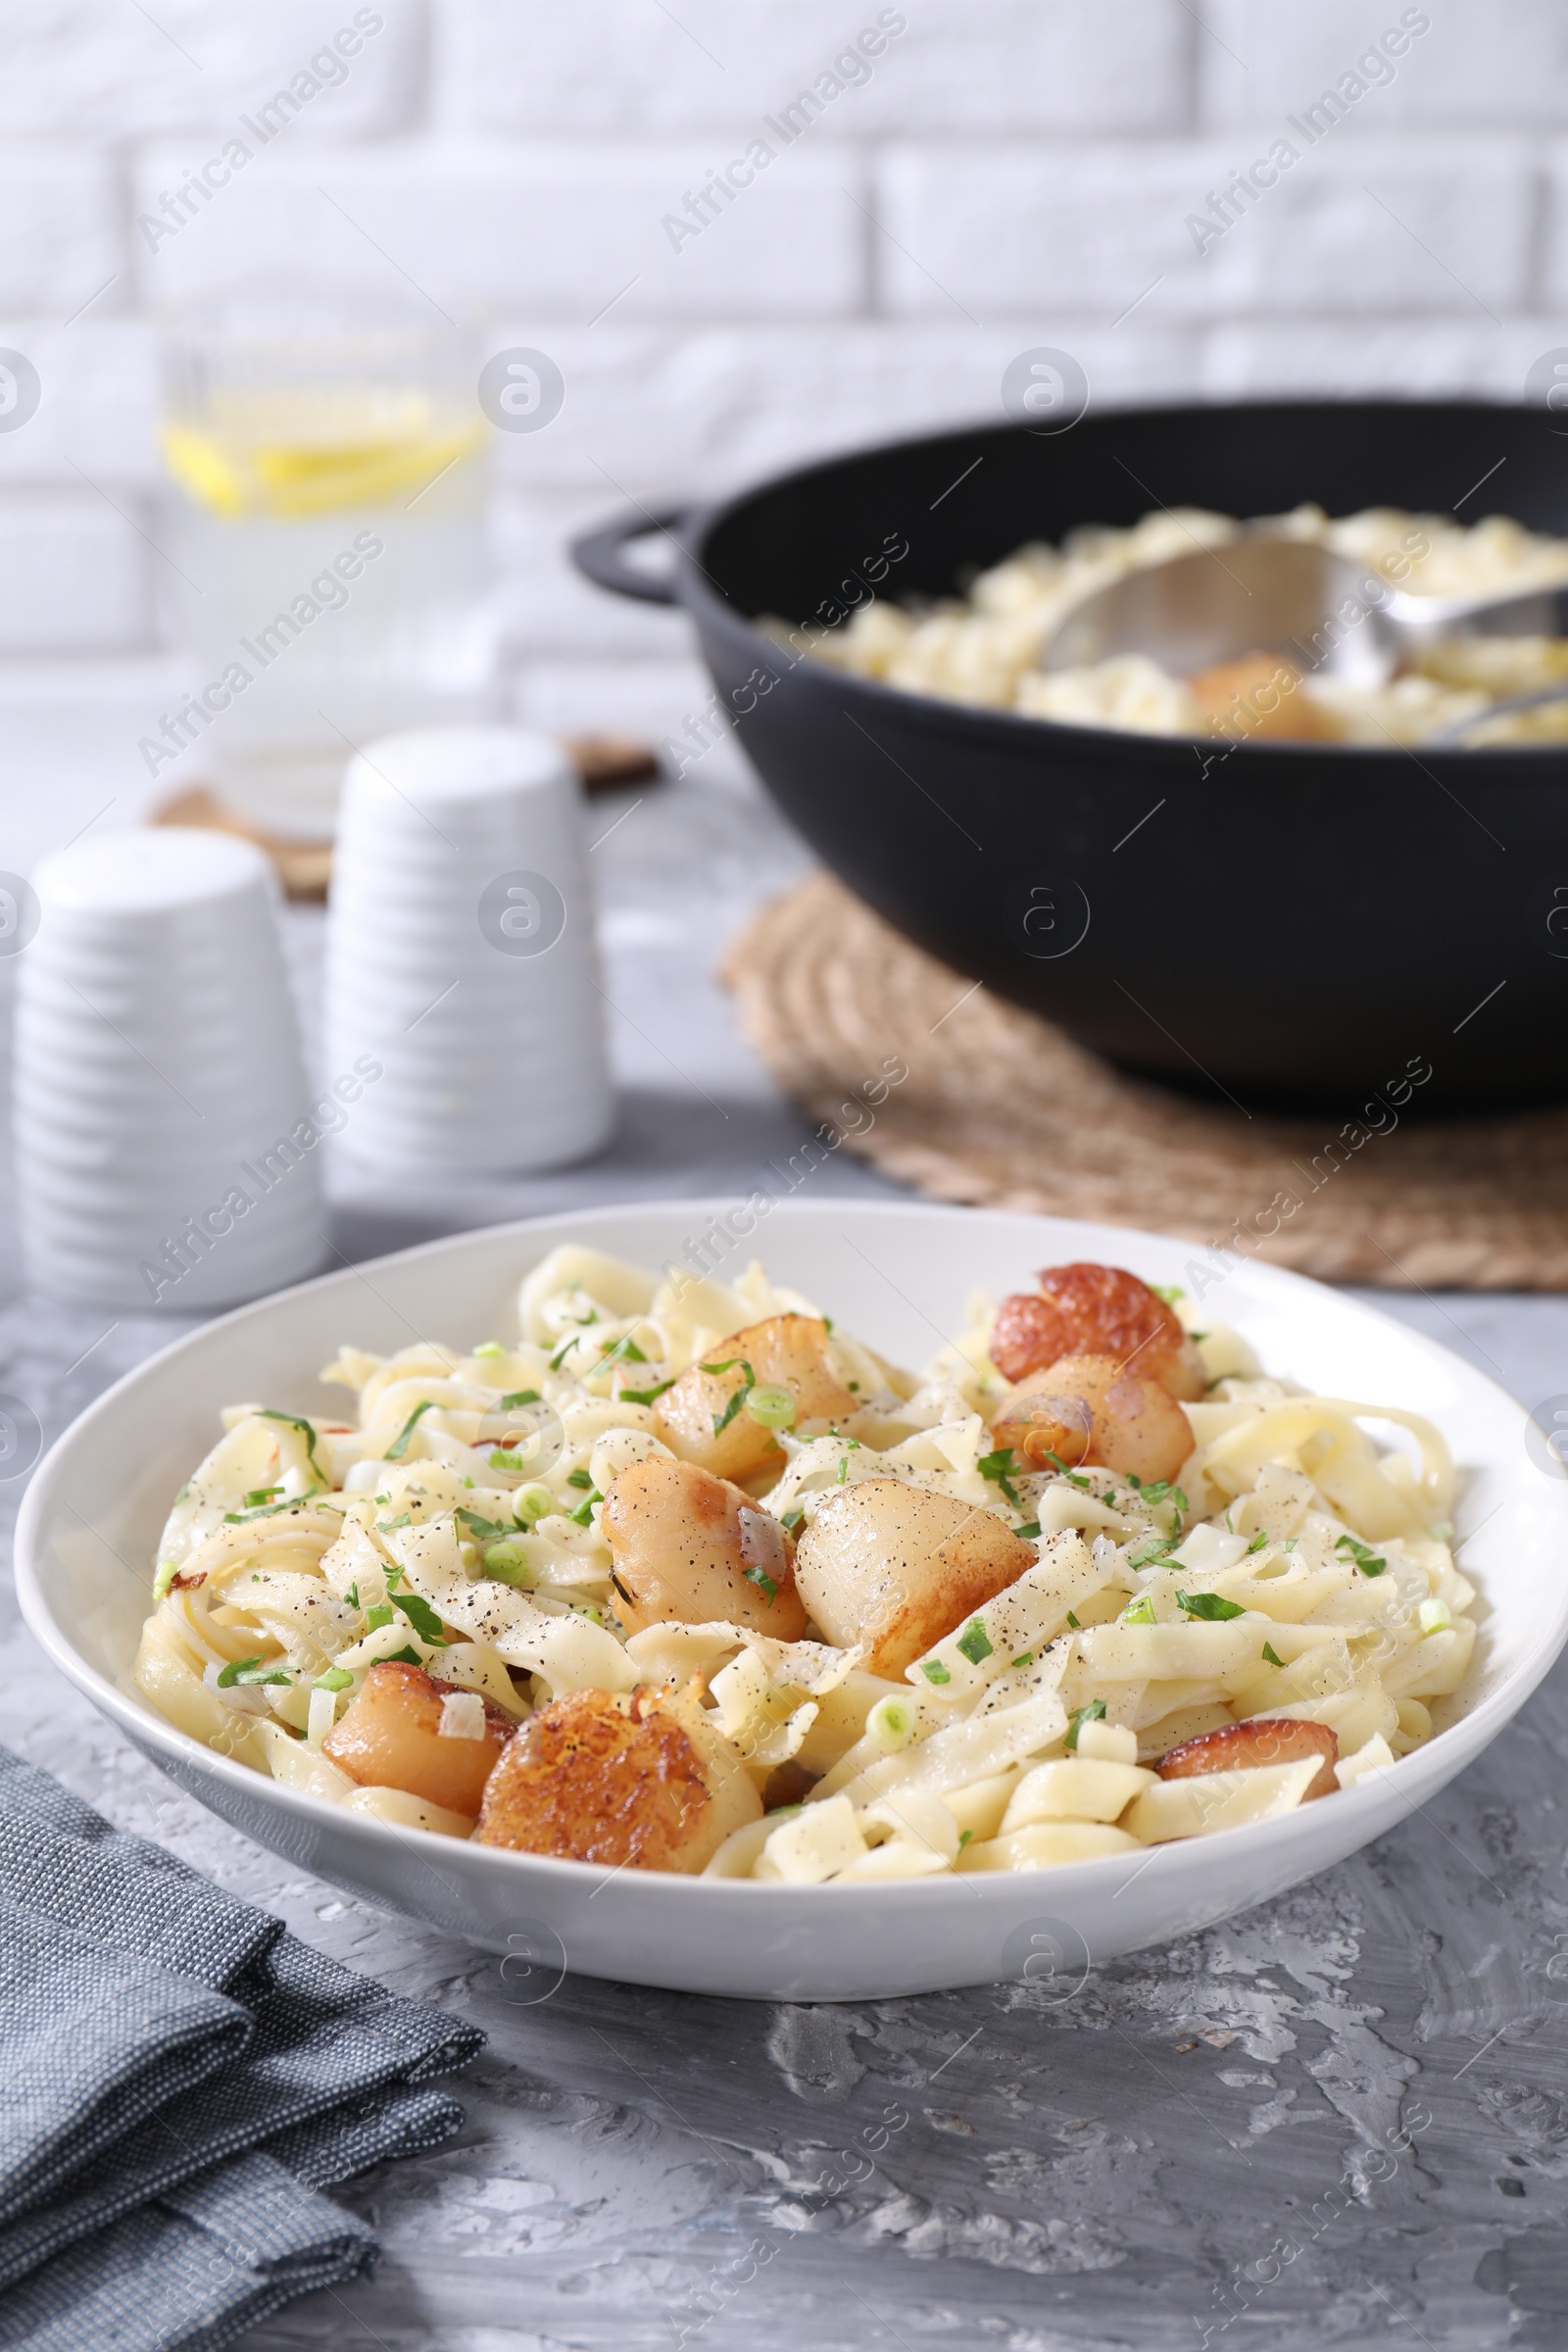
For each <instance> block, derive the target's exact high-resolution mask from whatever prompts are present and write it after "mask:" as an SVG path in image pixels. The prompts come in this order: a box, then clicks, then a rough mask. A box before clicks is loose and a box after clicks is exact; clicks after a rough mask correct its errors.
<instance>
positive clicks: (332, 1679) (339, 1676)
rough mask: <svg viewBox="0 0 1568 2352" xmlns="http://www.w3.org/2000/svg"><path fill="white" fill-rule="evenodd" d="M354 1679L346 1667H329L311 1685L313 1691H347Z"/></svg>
mask: <svg viewBox="0 0 1568 2352" xmlns="http://www.w3.org/2000/svg"><path fill="white" fill-rule="evenodd" d="M353 1680H354V1677H353V1675H352V1674H350V1672H349V1670H348V1668H347V1667H346V1666H329V1667H328V1668H327V1670H326V1672H325V1673H324V1674H319V1675H318V1676H317V1678H316V1680H315V1682H314V1683H313V1684H312V1685H311V1689H312V1690H313V1691H347V1690H348V1688H349V1686H350V1685H351V1684H352V1682H353Z"/></svg>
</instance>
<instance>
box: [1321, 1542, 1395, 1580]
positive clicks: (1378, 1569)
mask: <svg viewBox="0 0 1568 2352" xmlns="http://www.w3.org/2000/svg"><path fill="white" fill-rule="evenodd" d="M1334 1548H1335V1550H1336V1551H1348V1553H1349V1555H1350V1557H1351V1559H1352V1560H1353V1561H1354V1562H1355V1564H1356V1566H1357V1567H1358V1568H1359V1569H1360V1571H1361V1574H1362V1575H1363V1576H1381V1575H1382V1574H1383V1571H1384V1569H1385V1568H1386V1567H1387V1566H1388V1564H1389V1563H1388V1561H1387V1560H1386V1559H1384V1557H1383V1555H1382V1554H1381V1552H1376V1551H1374V1550H1373V1548H1372V1546H1371V1544H1363V1543H1361V1542H1360V1541H1359V1540H1358V1539H1357V1538H1356V1537H1355V1536H1341V1538H1340V1540H1339V1542H1338V1543H1337V1544H1335V1546H1334Z"/></svg>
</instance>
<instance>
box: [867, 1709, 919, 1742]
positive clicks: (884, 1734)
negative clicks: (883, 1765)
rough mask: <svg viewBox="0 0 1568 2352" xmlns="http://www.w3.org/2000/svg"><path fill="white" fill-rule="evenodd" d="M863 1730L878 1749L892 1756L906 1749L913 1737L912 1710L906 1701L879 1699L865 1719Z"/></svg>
mask: <svg viewBox="0 0 1568 2352" xmlns="http://www.w3.org/2000/svg"><path fill="white" fill-rule="evenodd" d="M865 1728H866V1731H867V1733H868V1735H869V1736H870V1738H871V1739H873V1740H875V1741H876V1743H877V1745H878V1747H880V1748H883V1749H885V1750H886V1752H887V1753H888V1754H889V1755H892V1754H893V1753H894V1751H895V1750H896V1749H897V1748H901V1747H907V1746H908V1744H909V1741H910V1740H912V1739H913V1737H914V1709H913V1708H912V1707H911V1706H910V1705H909V1702H908V1700H907V1699H904V1698H892V1697H889V1698H879V1699H878V1700H877V1702H876V1705H875V1706H874V1707H873V1708H872V1709H871V1712H870V1713H869V1715H867V1717H866V1719H865Z"/></svg>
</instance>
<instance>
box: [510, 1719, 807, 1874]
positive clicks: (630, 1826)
mask: <svg viewBox="0 0 1568 2352" xmlns="http://www.w3.org/2000/svg"><path fill="white" fill-rule="evenodd" d="M761 1811H762V1800H761V1798H760V1796H759V1795H758V1793H757V1790H756V1789H754V1788H753V1786H752V1783H751V1780H750V1779H749V1777H748V1775H747V1772H746V1768H745V1766H744V1765H743V1764H742V1762H741V1760H740V1758H739V1756H738V1755H737V1754H736V1752H735V1750H734V1749H733V1748H732V1747H731V1746H730V1744H729V1742H728V1741H727V1740H724V1739H722V1738H721V1737H720V1735H719V1734H718V1733H717V1732H715V1731H713V1730H711V1728H710V1727H709V1726H708V1725H707V1724H706V1723H704V1722H703V1721H702V1719H701V1714H700V1710H699V1709H698V1708H697V1707H696V1706H695V1705H694V1704H692V1703H690V1702H689V1701H683V1700H676V1699H672V1698H669V1697H667V1696H666V1695H665V1694H664V1693H663V1692H662V1691H646V1690H644V1691H630V1692H626V1691H620V1692H616V1693H613V1694H612V1693H611V1692H610V1691H571V1692H569V1693H568V1695H567V1696H566V1697H564V1698H558V1699H557V1700H555V1702H554V1703H553V1704H552V1705H550V1706H548V1707H544V1708H542V1709H541V1710H540V1712H539V1713H538V1714H537V1715H533V1716H530V1717H529V1719H528V1721H527V1722H526V1723H525V1724H523V1725H522V1727H521V1729H520V1730H519V1731H518V1732H517V1733H516V1735H515V1738H514V1739H513V1740H512V1742H511V1744H510V1745H509V1746H508V1748H507V1750H506V1753H505V1754H504V1755H503V1757H502V1759H501V1761H500V1763H499V1764H498V1765H497V1766H496V1768H495V1771H494V1772H493V1773H492V1774H491V1776H490V1782H489V1786H488V1787H487V1788H486V1789H485V1792H484V1809H483V1811H482V1812H481V1814H480V1816H479V1827H478V1829H477V1830H476V1831H475V1832H474V1838H473V1842H474V1843H475V1845H505V1846H511V1847H512V1848H513V1849H514V1850H515V1852H518V1853H526V1854H556V1855H560V1856H563V1857H564V1858H565V1859H567V1860H570V1861H574V1862H598V1863H602V1864H603V1865H604V1867H605V1868H606V1869H607V1870H609V1869H615V1868H618V1867H619V1866H620V1865H622V1864H627V1863H629V1864H630V1866H631V1867H632V1869H634V1870H680V1871H687V1872H692V1871H699V1870H702V1869H704V1868H705V1867H706V1865H707V1864H708V1863H709V1862H711V1860H712V1858H713V1856H714V1854H715V1853H717V1851H718V1849H719V1847H720V1846H721V1845H722V1844H723V1842H724V1840H725V1838H727V1837H729V1835H730V1833H731V1832H732V1831H734V1830H739V1829H744V1828H745V1826H746V1824H747V1823H748V1822H750V1821H758V1820H760V1817H761Z"/></svg>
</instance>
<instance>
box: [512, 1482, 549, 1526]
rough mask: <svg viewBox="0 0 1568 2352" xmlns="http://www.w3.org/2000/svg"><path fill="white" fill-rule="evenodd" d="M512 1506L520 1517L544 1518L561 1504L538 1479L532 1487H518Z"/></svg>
mask: <svg viewBox="0 0 1568 2352" xmlns="http://www.w3.org/2000/svg"><path fill="white" fill-rule="evenodd" d="M512 1507H513V1509H514V1510H515V1512H517V1514H518V1515H519V1517H522V1518H526V1519H544V1518H546V1517H548V1515H549V1514H550V1512H552V1511H554V1510H556V1509H558V1508H559V1507H560V1506H559V1505H558V1503H557V1501H556V1498H555V1496H554V1495H552V1494H551V1492H550V1489H549V1488H548V1487H547V1486H545V1485H544V1484H543V1482H542V1481H539V1480H536V1481H535V1483H534V1484H533V1485H532V1486H531V1487H519V1488H518V1489H517V1492H516V1493H515V1495H514V1496H513V1497H512Z"/></svg>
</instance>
